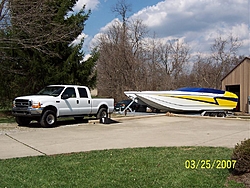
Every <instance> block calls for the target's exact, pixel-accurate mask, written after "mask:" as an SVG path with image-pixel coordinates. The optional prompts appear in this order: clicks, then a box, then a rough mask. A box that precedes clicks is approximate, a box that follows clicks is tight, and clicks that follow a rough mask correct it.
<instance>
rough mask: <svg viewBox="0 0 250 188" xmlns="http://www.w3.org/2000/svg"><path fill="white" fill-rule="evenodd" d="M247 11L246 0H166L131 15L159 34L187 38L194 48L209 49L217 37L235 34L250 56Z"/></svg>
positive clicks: (162, 36) (160, 35)
mask: <svg viewBox="0 0 250 188" xmlns="http://www.w3.org/2000/svg"><path fill="white" fill-rule="evenodd" d="M248 11H249V10H248V2H247V1H246V0H165V1H162V2H159V3H158V4H156V5H154V6H151V7H146V8H144V9H142V10H141V11H139V12H137V13H135V14H134V15H133V16H132V18H133V19H136V18H137V19H142V20H143V23H144V24H146V25H147V27H148V29H149V31H151V32H152V33H153V32H155V33H156V35H157V37H160V38H164V37H165V38H166V37H173V38H182V37H185V41H186V42H188V43H190V44H191V45H192V48H193V49H194V50H196V49H198V50H201V49H202V50H209V45H211V42H213V40H214V39H215V38H216V37H218V36H220V35H221V36H228V35H230V34H232V35H233V36H235V37H238V38H239V39H240V40H242V41H243V46H242V51H244V52H243V53H245V55H249V54H250V52H249V50H248V49H247V46H248V44H249V43H250V41H249V40H250V39H249V30H248V17H247V16H246V15H248ZM246 41H248V42H246ZM247 43H248V44H247Z"/></svg>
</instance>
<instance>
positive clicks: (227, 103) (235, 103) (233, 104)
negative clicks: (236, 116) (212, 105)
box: [216, 98, 237, 108]
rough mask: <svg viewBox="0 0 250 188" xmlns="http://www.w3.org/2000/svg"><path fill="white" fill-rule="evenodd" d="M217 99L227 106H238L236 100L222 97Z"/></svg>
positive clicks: (220, 103) (221, 104)
mask: <svg viewBox="0 0 250 188" xmlns="http://www.w3.org/2000/svg"><path fill="white" fill-rule="evenodd" d="M216 100H217V102H218V103H219V105H220V106H226V107H232V108H235V107H236V106H237V102H236V101H230V100H226V99H221V98H217V99H216Z"/></svg>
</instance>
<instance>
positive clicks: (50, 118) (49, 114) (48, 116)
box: [40, 110, 57, 128]
mask: <svg viewBox="0 0 250 188" xmlns="http://www.w3.org/2000/svg"><path fill="white" fill-rule="evenodd" d="M56 121H57V119H56V113H55V112H54V111H53V110H46V111H45V112H44V113H43V115H42V117H41V120H40V124H41V126H42V127H44V128H49V127H54V126H55V125H56Z"/></svg>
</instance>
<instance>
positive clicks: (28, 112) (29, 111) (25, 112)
mask: <svg viewBox="0 0 250 188" xmlns="http://www.w3.org/2000/svg"><path fill="white" fill-rule="evenodd" d="M42 112H43V108H23V107H14V108H13V109H12V115H13V116H26V117H32V116H41V115H42Z"/></svg>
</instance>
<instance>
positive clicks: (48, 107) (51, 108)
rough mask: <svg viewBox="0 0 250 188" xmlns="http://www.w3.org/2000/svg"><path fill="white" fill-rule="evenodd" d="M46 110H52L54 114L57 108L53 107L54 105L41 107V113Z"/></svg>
mask: <svg viewBox="0 0 250 188" xmlns="http://www.w3.org/2000/svg"><path fill="white" fill-rule="evenodd" d="M46 110H52V111H54V112H55V114H57V108H56V107H54V106H46V107H45V108H44V109H43V113H44V112H45V111H46Z"/></svg>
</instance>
